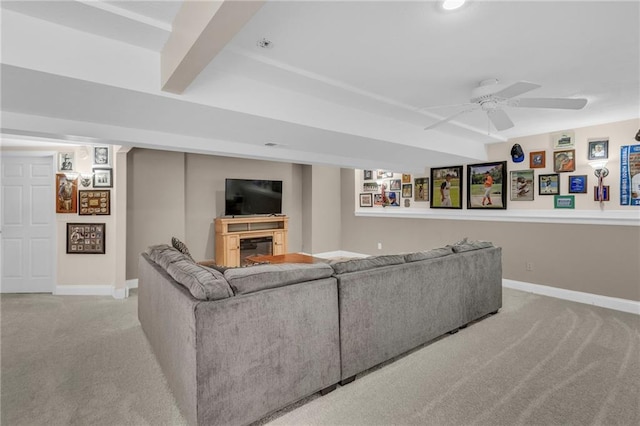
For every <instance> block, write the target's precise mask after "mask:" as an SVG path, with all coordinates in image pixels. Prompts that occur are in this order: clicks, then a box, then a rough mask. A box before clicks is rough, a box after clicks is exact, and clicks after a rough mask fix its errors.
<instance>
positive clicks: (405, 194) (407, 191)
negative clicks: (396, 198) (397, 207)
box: [402, 183, 413, 198]
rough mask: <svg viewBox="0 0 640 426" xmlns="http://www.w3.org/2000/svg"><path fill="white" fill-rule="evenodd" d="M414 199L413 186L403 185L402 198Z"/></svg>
mask: <svg viewBox="0 0 640 426" xmlns="http://www.w3.org/2000/svg"><path fill="white" fill-rule="evenodd" d="M411 197H413V185H411V184H410V183H404V184H402V198H411Z"/></svg>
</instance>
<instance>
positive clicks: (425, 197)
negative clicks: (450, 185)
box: [413, 177, 429, 201]
mask: <svg viewBox="0 0 640 426" xmlns="http://www.w3.org/2000/svg"><path fill="white" fill-rule="evenodd" d="M413 184H414V185H415V187H416V192H415V193H414V195H415V197H414V198H413V201H429V178H427V177H421V178H415V179H414V180H413Z"/></svg>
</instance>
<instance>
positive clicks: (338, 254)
mask: <svg viewBox="0 0 640 426" xmlns="http://www.w3.org/2000/svg"><path fill="white" fill-rule="evenodd" d="M313 256H314V257H319V258H322V259H329V258H334V257H367V256H369V255H368V254H362V253H355V252H353V251H344V250H336V251H327V252H324V253H315V254H314V255H313Z"/></svg>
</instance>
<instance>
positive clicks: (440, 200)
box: [430, 166, 462, 209]
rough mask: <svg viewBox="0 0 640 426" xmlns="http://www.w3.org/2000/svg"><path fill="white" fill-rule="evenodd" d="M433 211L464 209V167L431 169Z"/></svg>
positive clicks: (431, 204)
mask: <svg viewBox="0 0 640 426" xmlns="http://www.w3.org/2000/svg"><path fill="white" fill-rule="evenodd" d="M430 206H431V208H432V209H461V208H462V166H455V167H440V168H435V169H431V203H430Z"/></svg>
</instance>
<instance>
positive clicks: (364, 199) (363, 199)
mask: <svg viewBox="0 0 640 426" xmlns="http://www.w3.org/2000/svg"><path fill="white" fill-rule="evenodd" d="M360 207H373V194H371V193H364V194H360Z"/></svg>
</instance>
